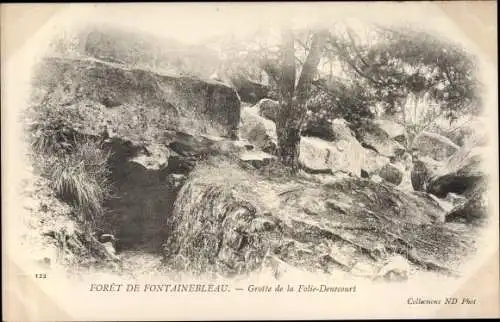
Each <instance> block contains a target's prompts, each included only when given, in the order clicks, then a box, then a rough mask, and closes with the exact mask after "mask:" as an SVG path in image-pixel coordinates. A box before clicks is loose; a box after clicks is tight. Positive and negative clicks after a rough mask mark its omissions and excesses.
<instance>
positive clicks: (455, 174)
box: [427, 146, 487, 198]
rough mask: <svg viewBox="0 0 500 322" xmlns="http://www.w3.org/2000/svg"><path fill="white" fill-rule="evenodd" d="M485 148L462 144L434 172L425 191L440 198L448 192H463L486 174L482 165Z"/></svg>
mask: <svg viewBox="0 0 500 322" xmlns="http://www.w3.org/2000/svg"><path fill="white" fill-rule="evenodd" d="M485 152H487V151H486V150H485V148H472V147H470V146H464V147H462V148H461V149H460V151H458V152H457V153H456V154H454V155H453V156H452V157H450V158H449V159H448V160H447V162H446V163H445V164H444V165H443V166H442V167H441V168H440V169H439V171H438V172H437V173H435V174H434V176H433V178H432V179H431V180H430V183H429V186H428V188H427V191H428V192H429V193H432V194H434V195H436V196H438V197H440V198H444V197H446V195H447V194H448V193H450V192H453V193H457V194H464V193H466V192H467V191H470V190H471V189H473V188H474V187H475V186H477V185H478V184H480V183H481V182H483V181H484V180H485V179H486V178H487V176H486V173H485V172H484V168H483V165H482V162H483V156H484V155H485Z"/></svg>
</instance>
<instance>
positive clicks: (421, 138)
mask: <svg viewBox="0 0 500 322" xmlns="http://www.w3.org/2000/svg"><path fill="white" fill-rule="evenodd" d="M413 148H416V149H418V151H419V153H420V155H424V156H429V157H431V158H433V159H434V160H437V161H442V160H445V159H447V158H448V157H450V156H451V155H452V154H454V153H455V152H457V151H458V149H459V148H460V147H459V146H458V145H456V144H455V143H453V142H452V141H451V140H450V139H448V138H446V137H444V136H442V135H439V134H435V133H430V132H425V131H424V132H422V133H421V134H420V135H418V136H417V137H416V138H415V140H414V141H413Z"/></svg>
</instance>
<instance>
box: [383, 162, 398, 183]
mask: <svg viewBox="0 0 500 322" xmlns="http://www.w3.org/2000/svg"><path fill="white" fill-rule="evenodd" d="M378 175H379V176H380V177H381V178H382V179H384V180H386V181H387V182H390V183H392V184H394V185H396V186H398V185H399V184H401V182H402V181H403V172H402V171H401V170H400V169H398V168H397V167H396V166H395V165H393V164H390V163H388V164H386V165H385V166H383V167H382V169H380V171H379V173H378Z"/></svg>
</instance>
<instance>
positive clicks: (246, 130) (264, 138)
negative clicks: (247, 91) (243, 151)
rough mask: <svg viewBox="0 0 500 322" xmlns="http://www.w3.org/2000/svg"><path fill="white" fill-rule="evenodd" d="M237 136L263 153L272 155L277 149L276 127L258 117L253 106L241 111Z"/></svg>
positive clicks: (256, 110) (271, 122) (257, 112)
mask: <svg viewBox="0 0 500 322" xmlns="http://www.w3.org/2000/svg"><path fill="white" fill-rule="evenodd" d="M239 135H240V136H241V138H242V139H245V140H247V141H248V142H250V143H251V144H253V145H255V146H256V147H257V148H259V149H261V150H262V151H264V152H267V153H271V154H273V153H275V151H276V149H277V141H278V139H277V135H276V125H275V124H274V122H273V121H271V120H268V119H266V118H264V117H262V116H260V115H259V111H258V109H257V108H256V107H255V106H253V107H246V108H244V109H242V111H241V125H240V132H239Z"/></svg>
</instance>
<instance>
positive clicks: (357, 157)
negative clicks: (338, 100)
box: [299, 119, 365, 176]
mask: <svg viewBox="0 0 500 322" xmlns="http://www.w3.org/2000/svg"><path fill="white" fill-rule="evenodd" d="M331 128H332V132H333V133H334V134H335V140H334V141H331V142H329V141H325V140H323V139H320V138H317V137H303V138H302V139H301V141H300V154H299V163H300V164H301V165H302V166H303V167H304V168H305V169H307V170H309V171H311V172H315V173H325V172H326V173H328V172H331V173H332V172H336V171H344V172H347V173H351V174H353V175H355V176H360V175H361V168H362V165H363V162H364V160H365V151H364V149H363V147H362V146H361V144H360V143H359V142H358V141H357V140H356V138H355V137H354V136H353V134H352V132H351V130H350V129H349V127H348V126H347V124H346V123H345V122H344V121H343V120H341V119H338V120H334V122H333V124H332V126H331Z"/></svg>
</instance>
